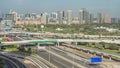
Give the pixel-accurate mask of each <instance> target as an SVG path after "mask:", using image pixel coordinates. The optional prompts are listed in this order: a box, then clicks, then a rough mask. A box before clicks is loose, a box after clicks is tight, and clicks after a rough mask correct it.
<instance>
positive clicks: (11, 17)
mask: <svg viewBox="0 0 120 68" xmlns="http://www.w3.org/2000/svg"><path fill="white" fill-rule="evenodd" d="M5 20H12V21H14V14H6V15H5Z"/></svg>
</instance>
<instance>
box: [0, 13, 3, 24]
mask: <svg viewBox="0 0 120 68" xmlns="http://www.w3.org/2000/svg"><path fill="white" fill-rule="evenodd" d="M2 19H3V14H2V12H1V11H0V22H1V21H2Z"/></svg>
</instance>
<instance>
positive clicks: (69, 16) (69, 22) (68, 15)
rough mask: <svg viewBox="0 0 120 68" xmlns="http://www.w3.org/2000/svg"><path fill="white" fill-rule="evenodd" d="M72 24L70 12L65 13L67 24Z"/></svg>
mask: <svg viewBox="0 0 120 68" xmlns="http://www.w3.org/2000/svg"><path fill="white" fill-rule="evenodd" d="M71 23H72V10H68V11H67V24H71Z"/></svg>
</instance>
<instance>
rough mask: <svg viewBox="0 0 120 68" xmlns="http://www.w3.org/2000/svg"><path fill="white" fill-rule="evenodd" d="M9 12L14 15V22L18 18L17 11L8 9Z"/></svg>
mask: <svg viewBox="0 0 120 68" xmlns="http://www.w3.org/2000/svg"><path fill="white" fill-rule="evenodd" d="M9 14H11V15H14V17H13V18H14V19H13V22H16V21H17V20H18V13H17V12H15V11H13V10H12V9H10V11H9Z"/></svg>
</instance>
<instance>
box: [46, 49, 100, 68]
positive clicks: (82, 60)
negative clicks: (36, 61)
mask: <svg viewBox="0 0 120 68" xmlns="http://www.w3.org/2000/svg"><path fill="white" fill-rule="evenodd" d="M46 48H47V49H48V50H50V51H52V52H54V53H56V54H59V55H61V56H63V57H65V58H67V59H69V60H72V61H74V62H77V63H79V64H80V65H83V66H85V67H88V68H101V66H100V65H99V64H96V65H90V63H89V59H87V61H86V59H85V58H81V57H80V56H76V55H75V54H73V53H70V52H68V51H65V50H62V51H61V50H59V49H54V47H50V48H49V47H46ZM55 48H57V47H55Z"/></svg>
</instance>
